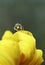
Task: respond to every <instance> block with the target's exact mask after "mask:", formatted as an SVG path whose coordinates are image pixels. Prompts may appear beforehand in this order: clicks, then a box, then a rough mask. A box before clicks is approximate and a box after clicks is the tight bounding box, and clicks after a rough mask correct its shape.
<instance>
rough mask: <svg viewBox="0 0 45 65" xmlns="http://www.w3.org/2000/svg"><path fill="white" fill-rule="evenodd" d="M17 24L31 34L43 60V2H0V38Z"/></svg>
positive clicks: (19, 0)
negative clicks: (40, 50)
mask: <svg viewBox="0 0 45 65" xmlns="http://www.w3.org/2000/svg"><path fill="white" fill-rule="evenodd" d="M17 22H19V23H21V24H22V25H23V26H24V28H25V29H26V30H29V31H31V32H32V33H33V35H34V36H35V38H36V40H37V48H40V49H42V50H43V51H44V59H45V0H0V38H1V36H2V35H3V33H4V31H5V30H7V29H9V30H11V31H13V32H14V29H13V26H14V24H15V23H17ZM42 65H45V63H43V64H42Z"/></svg>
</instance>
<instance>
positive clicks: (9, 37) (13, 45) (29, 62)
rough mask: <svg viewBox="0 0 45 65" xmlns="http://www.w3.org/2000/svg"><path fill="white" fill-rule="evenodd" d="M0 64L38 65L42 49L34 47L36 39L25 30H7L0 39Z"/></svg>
mask: <svg viewBox="0 0 45 65" xmlns="http://www.w3.org/2000/svg"><path fill="white" fill-rule="evenodd" d="M0 49H1V50H0V65H40V64H41V63H42V62H43V61H44V60H43V51H42V50H40V49H36V39H35V38H34V36H33V34H32V33H31V32H29V31H26V30H20V31H17V32H15V33H12V32H11V31H9V30H7V31H5V33H4V35H3V36H2V40H0Z"/></svg>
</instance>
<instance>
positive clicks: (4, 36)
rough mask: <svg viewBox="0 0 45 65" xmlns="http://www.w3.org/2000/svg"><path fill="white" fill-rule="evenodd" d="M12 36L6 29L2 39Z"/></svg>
mask: <svg viewBox="0 0 45 65" xmlns="http://www.w3.org/2000/svg"><path fill="white" fill-rule="evenodd" d="M12 36H13V34H12V32H11V31H9V30H7V31H5V32H4V34H3V36H2V39H7V40H8V39H11V40H12Z"/></svg>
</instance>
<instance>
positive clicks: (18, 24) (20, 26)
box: [14, 23, 23, 31]
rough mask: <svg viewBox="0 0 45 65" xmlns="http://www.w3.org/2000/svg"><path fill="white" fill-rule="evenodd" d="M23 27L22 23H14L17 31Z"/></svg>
mask: <svg viewBox="0 0 45 65" xmlns="http://www.w3.org/2000/svg"><path fill="white" fill-rule="evenodd" d="M22 29H23V26H22V25H21V24H20V23H16V24H15V25H14V30H15V31H19V30H22Z"/></svg>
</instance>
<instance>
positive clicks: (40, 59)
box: [29, 49, 43, 65]
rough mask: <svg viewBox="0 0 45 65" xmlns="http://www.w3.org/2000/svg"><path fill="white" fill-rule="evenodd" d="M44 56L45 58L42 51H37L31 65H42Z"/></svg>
mask: <svg viewBox="0 0 45 65" xmlns="http://www.w3.org/2000/svg"><path fill="white" fill-rule="evenodd" d="M42 56H43V52H42V50H40V49H37V50H36V52H35V55H34V57H33V59H32V61H30V63H29V65H36V64H37V63H38V64H39V65H40V64H41V63H42V62H43V57H42Z"/></svg>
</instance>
